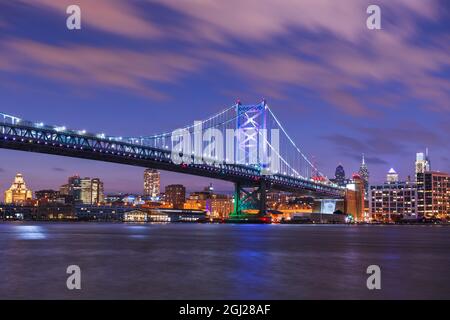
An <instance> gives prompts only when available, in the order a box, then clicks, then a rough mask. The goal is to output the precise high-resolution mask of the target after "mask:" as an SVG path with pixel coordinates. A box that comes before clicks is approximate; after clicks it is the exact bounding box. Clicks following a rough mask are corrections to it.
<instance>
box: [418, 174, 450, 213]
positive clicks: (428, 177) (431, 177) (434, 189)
mask: <svg viewBox="0 0 450 320" xmlns="http://www.w3.org/2000/svg"><path fill="white" fill-rule="evenodd" d="M417 212H418V214H419V216H420V217H424V218H439V217H444V216H446V215H450V175H449V174H447V173H443V172H434V171H426V172H423V173H422V172H418V173H417Z"/></svg>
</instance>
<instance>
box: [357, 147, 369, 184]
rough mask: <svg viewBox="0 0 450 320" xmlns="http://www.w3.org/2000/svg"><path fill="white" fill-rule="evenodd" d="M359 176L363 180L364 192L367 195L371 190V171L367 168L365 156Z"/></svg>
mask: <svg viewBox="0 0 450 320" xmlns="http://www.w3.org/2000/svg"><path fill="white" fill-rule="evenodd" d="M358 173H359V176H360V177H361V179H362V180H363V182H364V183H363V184H364V190H365V192H366V193H367V192H368V190H369V169H368V168H367V164H366V160H365V158H364V154H363V155H362V161H361V166H360V167H359V172H358Z"/></svg>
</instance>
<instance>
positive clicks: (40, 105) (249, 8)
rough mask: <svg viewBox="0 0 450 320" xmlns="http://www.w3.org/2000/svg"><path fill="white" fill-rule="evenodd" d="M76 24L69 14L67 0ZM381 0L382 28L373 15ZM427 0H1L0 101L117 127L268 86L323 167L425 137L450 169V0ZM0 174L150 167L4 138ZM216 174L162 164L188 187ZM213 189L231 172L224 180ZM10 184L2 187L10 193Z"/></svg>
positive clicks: (128, 186) (165, 121)
mask: <svg viewBox="0 0 450 320" xmlns="http://www.w3.org/2000/svg"><path fill="white" fill-rule="evenodd" d="M75 3H76V4H78V5H80V7H81V10H82V30H81V31H69V30H67V28H66V18H67V15H66V13H65V11H66V7H67V6H68V5H69V4H75ZM368 4H378V5H379V6H380V7H381V10H382V30H368V29H367V28H366V22H365V21H366V18H367V14H366V8H367V6H368ZM449 6H450V5H449V2H448V1H432V0H428V1H424V0H385V1H364V0H347V1H335V0H305V1H300V0H295V1H294V0H283V1H280V0H272V1H269V0H227V1H223V0H222V1H198V0H197V1H196V0H185V1H180V0H160V1H159V0H152V1H150V0H149V1H145V0H142V1H114V0H108V1H99V0H96V1H87V0H85V1H82V0H78V1H73V0H68V1H66V0H60V1H54V0H22V1H20V0H16V1H2V2H1V3H0V97H1V98H0V112H4V113H9V114H14V115H17V116H20V117H22V118H25V119H30V120H36V121H43V122H45V123H50V124H61V125H65V126H67V127H70V128H76V129H86V130H88V131H91V132H106V133H107V134H111V135H123V136H137V135H146V134H153V133H158V132H163V131H164V132H165V131H170V130H172V129H174V128H177V127H181V126H183V125H186V124H190V123H192V122H193V121H194V120H200V119H204V118H206V117H207V116H209V115H212V114H214V113H216V112H218V111H220V110H222V109H224V108H225V107H228V106H230V105H232V104H233V103H234V102H235V101H236V99H237V98H239V99H241V101H242V102H243V103H256V102H259V101H260V100H261V99H262V98H263V97H264V98H266V99H267V100H268V103H269V105H270V107H271V108H272V110H274V112H275V113H276V114H277V115H278V117H279V118H280V119H281V121H282V122H283V124H284V125H285V127H286V128H287V130H288V132H289V133H290V134H291V136H293V138H294V140H295V141H296V142H297V143H298V145H300V146H301V147H302V149H303V150H304V151H305V153H306V154H308V155H310V156H312V155H314V156H315V159H316V162H317V165H318V166H319V167H320V169H321V171H322V172H324V173H325V174H327V175H328V176H333V175H334V169H335V167H336V166H337V165H338V164H339V163H342V164H343V166H344V168H345V170H346V173H347V174H348V175H350V174H351V173H352V172H355V171H357V169H358V166H359V161H360V157H361V153H365V154H366V159H367V162H368V166H369V171H370V172H371V182H374V183H378V182H381V181H383V180H384V176H385V173H386V172H387V171H388V170H389V168H390V167H394V168H395V169H396V170H397V172H398V173H399V174H400V176H401V177H402V178H403V177H405V176H407V175H408V174H412V172H413V165H414V157H415V153H416V152H418V151H424V150H425V148H426V147H428V148H429V150H430V156H431V161H432V168H433V169H435V170H441V171H450V151H449V150H450V142H449V141H450V139H449V137H450V105H449V101H450V99H449V96H450V82H449V79H450V68H449V66H450V55H449V52H450V33H449V29H450V27H449V22H448V21H449V18H450V14H449V13H450V9H449ZM0 157H1V158H0V159H1V161H0V190H1V191H3V190H4V189H6V188H7V187H9V185H10V184H11V182H12V179H13V176H14V174H15V173H16V172H22V173H23V174H24V175H25V178H26V181H27V182H28V184H29V185H30V186H31V187H32V188H33V190H38V189H41V188H57V187H58V186H59V185H61V184H63V183H64V182H65V181H66V178H67V176H69V175H72V174H74V173H78V174H80V175H82V176H98V177H100V178H101V179H103V180H104V181H105V186H106V190H107V191H109V192H115V191H128V192H141V189H142V173H143V169H141V168H134V167H129V166H123V165H113V164H107V163H102V162H94V161H87V160H80V159H70V158H63V157H56V156H50V155H38V154H32V153H23V152H16V151H10V150H3V149H0ZM209 181H210V180H209V179H201V178H197V177H189V176H185V175H180V174H169V173H164V174H163V184H169V183H175V182H180V183H184V184H189V185H190V188H189V189H190V190H193V189H198V188H201V187H202V186H204V185H206V184H207V183H209ZM214 183H215V184H216V186H217V187H216V189H218V190H226V189H228V188H230V185H229V184H227V183H223V182H214ZM2 196H3V195H2Z"/></svg>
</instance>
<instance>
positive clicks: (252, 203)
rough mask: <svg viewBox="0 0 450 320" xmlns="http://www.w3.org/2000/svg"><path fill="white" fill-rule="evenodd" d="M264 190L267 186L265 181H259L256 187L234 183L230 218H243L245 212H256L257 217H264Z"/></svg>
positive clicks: (265, 198)
mask: <svg viewBox="0 0 450 320" xmlns="http://www.w3.org/2000/svg"><path fill="white" fill-rule="evenodd" d="M266 190H267V185H266V182H265V181H261V183H260V184H259V185H258V186H256V187H255V186H246V185H244V184H242V183H240V182H236V183H235V184H234V211H233V213H232V214H231V217H232V218H240V217H244V216H245V215H246V214H245V211H246V210H258V214H259V215H265V214H266V211H267V206H266V200H267V195H266Z"/></svg>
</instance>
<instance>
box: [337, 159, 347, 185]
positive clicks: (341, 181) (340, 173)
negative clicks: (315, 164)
mask: <svg viewBox="0 0 450 320" xmlns="http://www.w3.org/2000/svg"><path fill="white" fill-rule="evenodd" d="M334 176H335V179H334V181H335V183H336V184H337V185H339V186H345V184H346V181H345V180H346V179H345V171H344V167H343V166H342V165H341V164H339V165H338V166H337V167H336V171H335V174H334Z"/></svg>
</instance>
